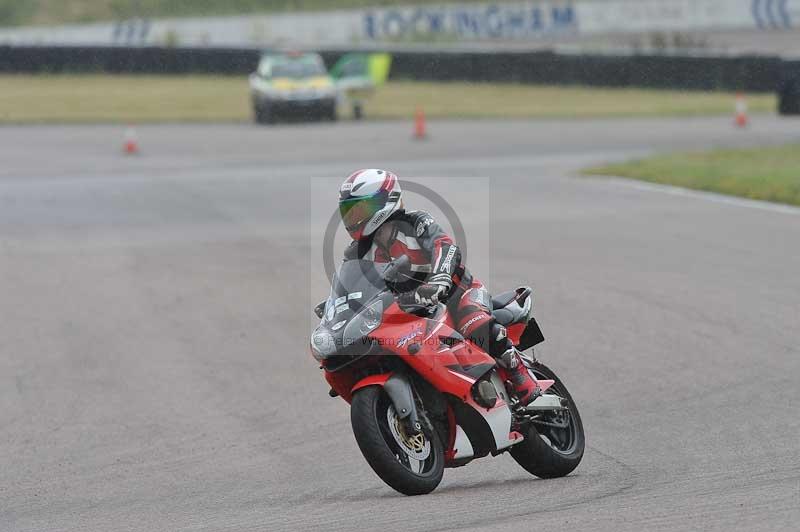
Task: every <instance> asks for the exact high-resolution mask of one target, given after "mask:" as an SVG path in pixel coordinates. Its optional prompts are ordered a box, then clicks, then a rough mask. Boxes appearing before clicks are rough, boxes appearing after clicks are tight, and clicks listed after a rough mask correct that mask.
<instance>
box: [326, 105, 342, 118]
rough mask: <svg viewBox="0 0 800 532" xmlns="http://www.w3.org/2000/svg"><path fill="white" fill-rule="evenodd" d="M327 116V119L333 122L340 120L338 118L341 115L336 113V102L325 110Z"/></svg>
mask: <svg viewBox="0 0 800 532" xmlns="http://www.w3.org/2000/svg"><path fill="white" fill-rule="evenodd" d="M325 118H326V119H328V120H330V121H331V122H336V120H338V118H339V117H338V115H337V114H336V104H333V105H331V106H330V107H329V108H328V109H327V110H326V111H325Z"/></svg>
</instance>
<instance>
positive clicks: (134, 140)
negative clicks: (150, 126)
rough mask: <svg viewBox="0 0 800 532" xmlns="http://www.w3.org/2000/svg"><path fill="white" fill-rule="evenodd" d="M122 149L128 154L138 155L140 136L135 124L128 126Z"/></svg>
mask: <svg viewBox="0 0 800 532" xmlns="http://www.w3.org/2000/svg"><path fill="white" fill-rule="evenodd" d="M122 151H123V152H125V154H126V155H136V154H138V153H139V138H138V136H137V135H136V129H135V128H134V127H133V126H128V127H127V128H126V129H125V143H124V144H123V146H122Z"/></svg>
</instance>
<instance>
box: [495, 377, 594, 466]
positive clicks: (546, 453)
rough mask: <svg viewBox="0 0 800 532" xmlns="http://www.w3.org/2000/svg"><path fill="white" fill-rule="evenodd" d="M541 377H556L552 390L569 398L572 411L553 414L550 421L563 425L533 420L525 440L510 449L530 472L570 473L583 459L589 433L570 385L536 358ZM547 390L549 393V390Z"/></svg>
mask: <svg viewBox="0 0 800 532" xmlns="http://www.w3.org/2000/svg"><path fill="white" fill-rule="evenodd" d="M528 371H530V372H531V373H532V374H533V375H534V376H535V377H536V378H537V379H552V380H554V381H555V384H553V386H551V387H550V389H549V390H548V392H552V393H555V394H558V395H559V396H561V397H563V398H564V399H566V400H567V401H568V411H567V412H566V413H563V414H561V415H560V417H559V416H556V415H553V417H552V419H544V420H543V421H544V422H550V423H555V424H560V425H565V426H564V427H563V428H559V427H553V426H548V425H545V424H540V425H538V426H537V424H536V423H531V424H530V425H529V427H528V429H527V431H526V432H527V433H526V434H525V435H524V436H525V440H523V441H522V442H520V443H518V444H516V445H514V446H513V447H511V449H509V453H511V456H512V457H513V458H514V460H516V462H517V463H518V464H519V465H521V466H522V467H523V468H524V469H525V470H526V471H528V472H529V473H531V474H533V475H536V476H537V477H539V478H557V477H564V476H567V475H569V474H570V473H571V472H572V471H574V470H575V468H576V467H578V464H580V463H581V460H582V459H583V451H584V448H585V446H586V436H585V434H584V432H583V422H582V421H581V415H580V414H579V413H578V407H577V405H576V404H575V401H574V400H573V399H572V396H571V395H570V394H569V391H568V390H567V387H566V386H564V383H563V382H561V379H559V378H558V376H557V375H556V374H555V372H553V370H551V369H550V368H548V367H547V366H545V365H544V364H542V363H541V362H534V363H533V364H532V365H531V366H530V367H529V368H528ZM548 392H545V393H548Z"/></svg>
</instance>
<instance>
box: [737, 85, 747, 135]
mask: <svg viewBox="0 0 800 532" xmlns="http://www.w3.org/2000/svg"><path fill="white" fill-rule="evenodd" d="M736 125H737V126H739V127H745V126H746V125H747V100H745V99H744V95H743V94H742V93H741V92H740V93H737V94H736Z"/></svg>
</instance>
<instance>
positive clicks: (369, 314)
mask: <svg viewBox="0 0 800 532" xmlns="http://www.w3.org/2000/svg"><path fill="white" fill-rule="evenodd" d="M382 316H383V302H382V301H380V300H378V301H375V302H374V303H371V304H370V305H369V306H367V307H366V308H365V309H364V310H362V311H361V312H359V313H358V314H356V315H355V316H353V319H351V320H350V323H348V324H347V326H346V327H345V328H344V337H343V339H344V343H345V345H349V344H354V343H355V342H356V341H357V340H358V339H359V338H361V337H362V336H366V335H367V334H369V333H371V332H372V331H374V330H375V329H377V328H378V325H380V324H381V318H382Z"/></svg>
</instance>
